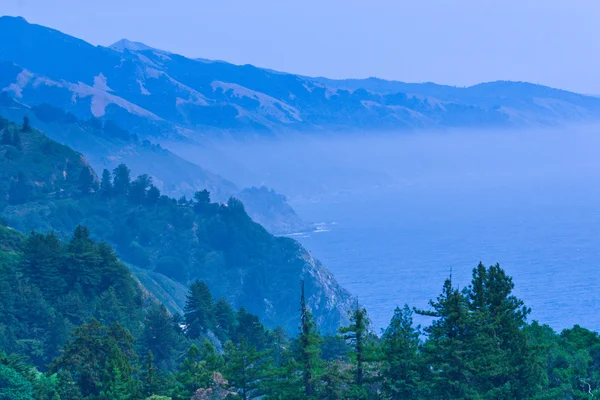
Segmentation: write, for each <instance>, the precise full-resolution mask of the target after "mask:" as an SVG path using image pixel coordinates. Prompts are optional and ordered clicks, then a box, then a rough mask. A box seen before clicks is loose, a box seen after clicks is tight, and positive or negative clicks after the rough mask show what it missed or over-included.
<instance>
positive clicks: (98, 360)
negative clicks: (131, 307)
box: [50, 319, 136, 398]
mask: <svg viewBox="0 0 600 400" xmlns="http://www.w3.org/2000/svg"><path fill="white" fill-rule="evenodd" d="M135 361H136V356H135V352H134V351H133V337H132V336H131V335H130V334H129V332H128V331H126V330H125V329H123V328H122V327H121V326H120V325H118V324H113V325H111V326H110V327H106V326H102V325H101V324H100V323H99V322H98V321H97V320H95V319H92V320H91V321H90V322H89V323H88V324H85V325H82V326H80V327H78V328H76V329H75V330H74V331H73V333H72V337H71V340H69V342H67V344H66V345H65V346H64V348H63V352H62V354H61V355H60V357H59V358H57V359H56V360H55V361H54V362H53V364H52V365H51V367H50V372H51V373H54V372H58V371H61V372H62V371H64V372H65V373H66V372H69V373H70V375H71V377H72V378H73V380H74V381H75V383H76V384H77V386H78V388H79V390H80V391H81V395H82V398H86V397H88V396H91V397H93V396H101V395H102V391H103V390H106V386H108V388H110V390H111V393H116V394H118V395H120V394H122V391H123V387H125V388H126V389H127V391H128V393H134V392H135V382H133V379H132V378H133V373H134V364H135ZM117 370H118V372H117ZM117 373H118V377H117V376H116V374H117ZM108 381H110V383H108V384H107V382H108ZM104 395H106V391H105V392H104ZM125 398H126V397H125Z"/></svg>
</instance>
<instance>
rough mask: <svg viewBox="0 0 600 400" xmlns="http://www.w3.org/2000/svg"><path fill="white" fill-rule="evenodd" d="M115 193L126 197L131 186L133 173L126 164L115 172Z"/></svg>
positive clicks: (120, 165)
mask: <svg viewBox="0 0 600 400" xmlns="http://www.w3.org/2000/svg"><path fill="white" fill-rule="evenodd" d="M113 176H114V179H113V184H112V185H113V191H114V193H115V194H117V195H126V194H127V193H128V192H129V187H130V185H131V171H130V170H129V168H127V166H126V165H125V164H119V165H118V166H117V167H116V168H115V169H114V170H113Z"/></svg>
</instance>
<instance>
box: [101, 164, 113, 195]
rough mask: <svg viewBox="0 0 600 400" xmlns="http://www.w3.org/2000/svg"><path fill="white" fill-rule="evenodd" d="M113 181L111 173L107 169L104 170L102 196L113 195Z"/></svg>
mask: <svg viewBox="0 0 600 400" xmlns="http://www.w3.org/2000/svg"><path fill="white" fill-rule="evenodd" d="M112 190H113V187H112V179H111V177H110V172H109V171H108V170H107V169H104V170H102V180H101V182H100V194H102V195H103V196H110V195H111V193H112Z"/></svg>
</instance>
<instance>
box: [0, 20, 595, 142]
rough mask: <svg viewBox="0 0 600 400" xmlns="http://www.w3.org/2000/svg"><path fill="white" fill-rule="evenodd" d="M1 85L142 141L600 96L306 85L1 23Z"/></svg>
mask: <svg viewBox="0 0 600 400" xmlns="http://www.w3.org/2000/svg"><path fill="white" fill-rule="evenodd" d="M0 34H2V36H3V37H11V38H14V40H10V41H2V43H0V62H3V63H4V64H3V66H2V67H1V68H0V88H1V89H2V90H3V91H5V92H7V93H9V94H10V95H11V96H13V97H14V98H16V99H18V100H22V101H24V102H25V103H27V104H30V105H36V104H40V103H42V102H46V103H50V104H52V105H54V106H57V107H59V108H61V109H65V110H67V111H69V112H72V113H73V114H75V115H76V116H77V117H79V118H86V119H87V118H89V117H91V116H95V117H100V118H108V119H112V120H114V121H116V122H117V123H118V124H119V125H120V126H122V127H124V128H126V129H128V130H131V131H132V132H135V133H137V134H138V135H140V137H142V138H146V137H170V138H179V139H182V138H191V139H193V140H196V141H198V140H203V138H206V137H208V136H211V135H214V134H217V133H219V134H222V133H232V134H234V135H235V137H240V136H243V135H246V134H248V133H252V134H271V133H278V132H286V131H300V132H307V131H325V130H378V129H379V130H381V129H407V128H420V127H474V126H476V127H490V126H494V127H498V126H515V125H517V126H523V125H549V124H551V125H552V124H558V123H563V122H566V121H571V120H582V119H596V118H598V117H599V116H600V99H597V98H594V97H589V96H582V95H578V94H574V93H569V92H565V91H558V90H554V89H550V88H546V87H542V86H537V85H531V84H525V83H517V82H494V83H490V84H482V85H476V86H473V87H470V88H451V87H445V86H440V85H434V84H405V83H402V82H387V81H381V80H373V79H370V80H348V81H335V80H327V79H321V78H307V77H302V76H298V75H292V74H286V73H279V72H276V71H271V70H266V69H261V68H256V67H254V66H252V65H243V66H237V65H232V64H229V63H226V62H210V61H205V60H194V59H189V58H186V57H183V56H180V55H177V54H172V53H169V52H166V51H162V50H156V49H153V48H151V47H149V46H146V45H144V44H141V43H132V42H129V41H127V40H122V41H120V42H117V43H116V44H114V45H113V46H111V47H108V48H107V47H101V46H97V47H96V46H92V45H90V44H88V43H86V42H84V41H82V40H79V39H76V38H73V37H71V36H68V35H65V34H63V33H60V32H58V31H55V30H52V29H49V28H46V27H42V26H38V25H32V24H28V23H27V22H26V21H25V20H23V19H21V18H12V17H3V18H0Z"/></svg>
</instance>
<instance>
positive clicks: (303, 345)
mask: <svg viewBox="0 0 600 400" xmlns="http://www.w3.org/2000/svg"><path fill="white" fill-rule="evenodd" d="M297 340H298V362H299V364H300V368H301V369H302V383H303V386H304V394H305V395H306V397H307V398H309V399H312V398H317V396H318V393H317V391H318V389H319V388H318V382H319V379H320V375H321V373H322V364H323V362H322V360H321V357H320V356H321V349H320V345H321V342H322V339H321V336H320V335H319V332H318V331H317V328H316V324H315V322H314V320H313V317H312V314H311V312H310V310H309V309H308V306H307V304H306V296H305V291H304V281H302V282H301V294H300V335H299V337H298V339H297Z"/></svg>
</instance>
